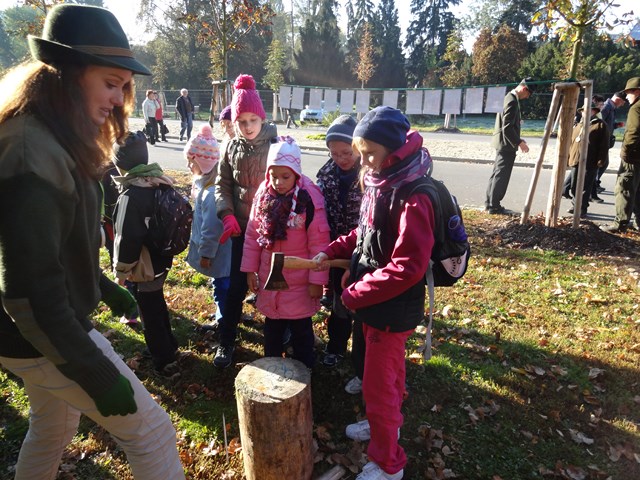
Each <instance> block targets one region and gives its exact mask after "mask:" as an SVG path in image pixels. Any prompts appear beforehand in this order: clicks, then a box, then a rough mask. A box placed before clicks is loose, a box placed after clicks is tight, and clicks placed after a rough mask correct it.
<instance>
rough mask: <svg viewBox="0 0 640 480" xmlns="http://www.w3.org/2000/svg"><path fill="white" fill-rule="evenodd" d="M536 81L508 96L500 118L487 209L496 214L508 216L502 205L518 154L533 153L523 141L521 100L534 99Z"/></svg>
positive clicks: (528, 79) (494, 137)
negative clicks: (534, 83)
mask: <svg viewBox="0 0 640 480" xmlns="http://www.w3.org/2000/svg"><path fill="white" fill-rule="evenodd" d="M532 81H533V79H532V78H530V77H527V78H525V79H523V80H522V81H521V82H520V84H519V85H518V86H517V87H516V88H514V89H513V90H511V91H510V92H509V93H507V95H506V96H505V97H504V106H503V109H502V112H500V113H498V114H497V115H496V125H495V130H494V132H493V140H492V143H491V144H492V146H493V147H494V148H495V149H496V159H495V162H494V164H493V172H492V173H491V177H490V178H489V185H488V186H487V198H486V200H485V209H486V211H487V212H489V213H492V214H502V213H505V208H504V207H503V206H502V205H500V202H501V201H502V199H503V198H504V196H505V194H506V193H507V187H508V186H509V180H510V179H511V171H512V170H513V164H514V163H515V161H516V153H517V152H518V149H520V150H521V151H522V153H527V152H528V151H529V146H528V145H527V142H526V141H525V140H524V139H523V138H521V137H520V124H521V123H522V113H521V111H520V100H526V99H527V98H529V97H530V96H531V94H532V92H533V90H534V85H532V84H531V82H532Z"/></svg>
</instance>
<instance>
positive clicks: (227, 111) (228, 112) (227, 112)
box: [219, 105, 231, 121]
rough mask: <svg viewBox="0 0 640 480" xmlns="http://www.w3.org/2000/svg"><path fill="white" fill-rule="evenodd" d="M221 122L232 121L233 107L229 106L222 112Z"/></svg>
mask: <svg viewBox="0 0 640 480" xmlns="http://www.w3.org/2000/svg"><path fill="white" fill-rule="evenodd" d="M219 120H220V121H223V120H231V105H227V106H226V107H224V108H223V109H222V111H221V112H220V119H219Z"/></svg>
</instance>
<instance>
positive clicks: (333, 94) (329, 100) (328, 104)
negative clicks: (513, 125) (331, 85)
mask: <svg viewBox="0 0 640 480" xmlns="http://www.w3.org/2000/svg"><path fill="white" fill-rule="evenodd" d="M324 109H325V111H327V112H335V111H336V110H337V109H338V91H337V90H331V89H328V90H325V91H324Z"/></svg>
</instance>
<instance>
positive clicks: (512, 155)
mask: <svg viewBox="0 0 640 480" xmlns="http://www.w3.org/2000/svg"><path fill="white" fill-rule="evenodd" d="M515 161H516V150H514V149H512V148H501V149H500V150H497V151H496V159H495V161H494V163H493V172H492V173H491V177H489V185H488V186H487V198H486V200H485V202H484V205H485V207H486V208H497V207H500V202H501V201H502V199H503V198H504V196H505V194H506V193H507V187H508V186H509V180H510V179H511V171H512V170H513V164H514V163H515Z"/></svg>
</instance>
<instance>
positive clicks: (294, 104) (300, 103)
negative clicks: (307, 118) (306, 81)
mask: <svg viewBox="0 0 640 480" xmlns="http://www.w3.org/2000/svg"><path fill="white" fill-rule="evenodd" d="M291 108H295V109H296V110H302V109H303V108H304V88H303V87H293V91H292V92H291Z"/></svg>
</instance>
